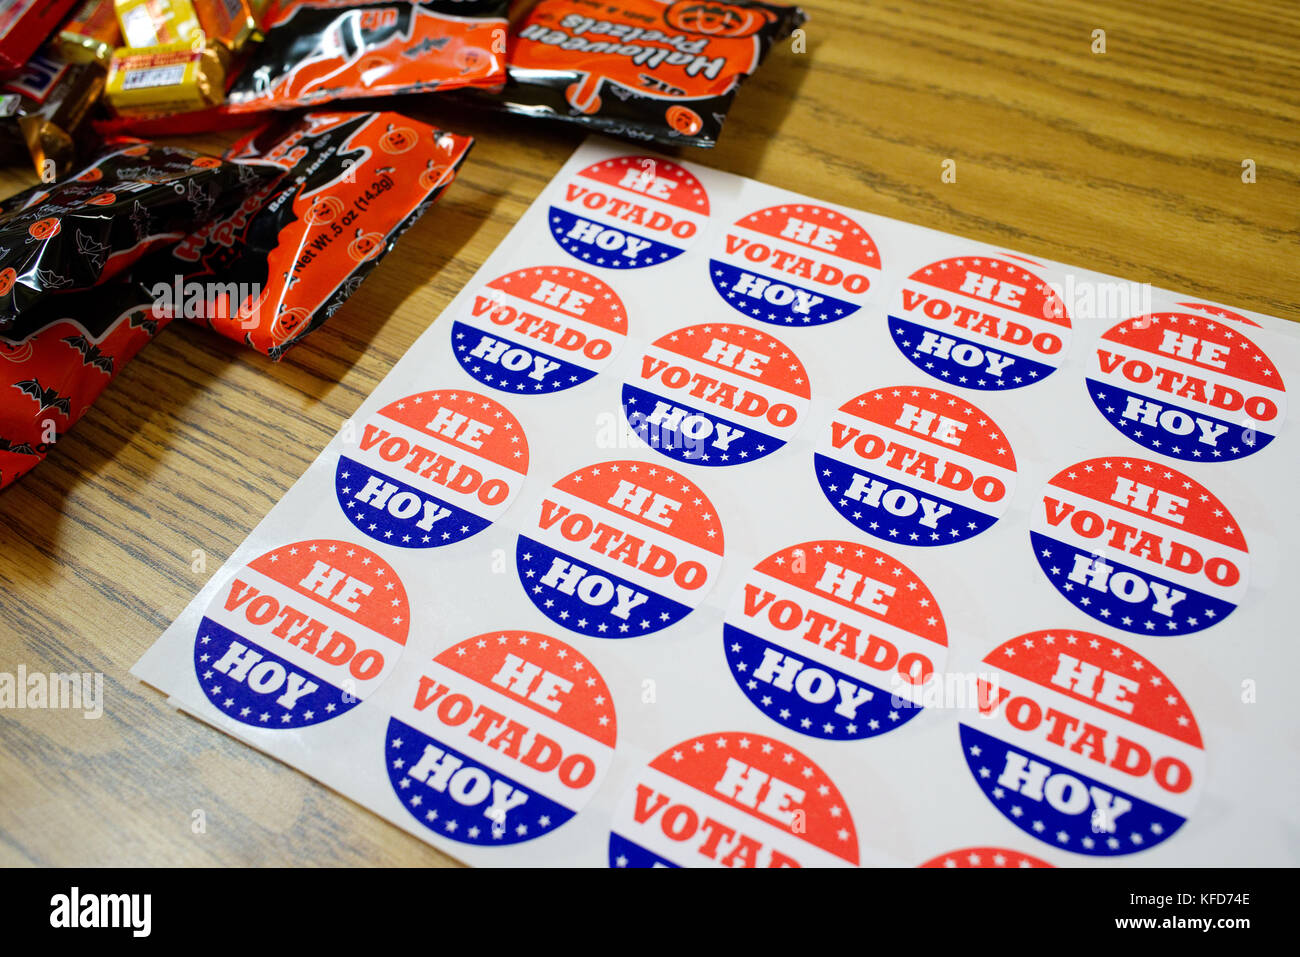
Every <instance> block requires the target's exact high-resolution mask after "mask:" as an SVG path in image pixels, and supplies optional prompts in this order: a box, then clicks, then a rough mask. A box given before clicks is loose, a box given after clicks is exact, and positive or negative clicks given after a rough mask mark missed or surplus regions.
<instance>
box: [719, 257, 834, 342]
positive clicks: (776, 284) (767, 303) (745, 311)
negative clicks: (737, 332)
mask: <svg viewBox="0 0 1300 957" xmlns="http://www.w3.org/2000/svg"><path fill="white" fill-rule="evenodd" d="M709 278H710V279H712V280H713V288H714V289H716V290H717V291H718V295H720V296H721V297H722V298H723V299H724V300H726V302H727V305H729V306H731V308H733V309H735V310H736V311H737V312H739V313H741V314H742V315H745V316H748V317H750V318H751V319H757V320H759V321H760V322H768V323H771V324H772V325H774V326H820V325H824V324H825V323H828V322H835V321H837V320H839V319H847V318H848V317H849V316H851V315H853V313H855V312H857V311H858V307H857V304H856V303H852V302H847V301H846V300H843V299H837V298H836V297H834V296H828V295H827V294H826V293H823V292H814V291H813V290H811V289H805V288H804V287H802V286H796V285H795V284H794V283H790V282H786V281H785V279H784V278H782V277H781V276H780V275H779V274H778V275H777V276H776V277H772V276H760V275H759V274H758V273H755V272H751V271H749V270H747V269H741V268H740V267H739V266H733V265H731V264H730V263H725V262H723V261H722V260H720V259H710V260H709Z"/></svg>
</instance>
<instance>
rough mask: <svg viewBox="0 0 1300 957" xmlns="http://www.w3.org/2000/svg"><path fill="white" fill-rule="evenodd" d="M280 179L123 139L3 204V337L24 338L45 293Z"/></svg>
mask: <svg viewBox="0 0 1300 957" xmlns="http://www.w3.org/2000/svg"><path fill="white" fill-rule="evenodd" d="M273 175H274V173H273V171H270V170H267V169H265V168H263V167H257V166H245V165H241V164H238V163H232V162H229V161H227V160H222V159H218V158H216V157H214V156H204V155H203V154H201V153H195V152H193V151H191V150H185V149H178V148H175V147H169V146H158V145H155V144H152V143H142V142H134V143H130V144H127V145H122V144H118V145H116V147H115V148H112V149H111V151H110V152H108V153H106V154H105V155H102V156H100V157H99V158H98V159H97V160H95V162H93V163H92V164H90V165H89V166H87V167H85V168H84V169H82V170H81V171H80V172H79V173H77V174H76V175H75V176H73V178H71V179H68V180H64V181H62V182H59V183H55V184H52V185H49V186H35V187H32V188H31V189H29V190H26V191H25V192H22V193H19V194H18V195H17V196H14V197H11V198H10V199H8V200H5V202H4V203H2V204H0V335H4V336H7V337H9V338H11V339H21V338H25V337H26V336H27V335H28V334H29V333H31V332H34V331H36V330H37V329H38V328H39V324H40V322H42V321H43V320H42V319H41V318H40V317H39V316H38V314H36V313H35V312H34V311H33V310H34V307H35V306H37V305H39V304H40V303H41V302H42V301H43V300H44V299H45V298H47V297H50V296H57V295H62V294H65V293H66V292H69V291H71V290H74V289H84V288H86V287H89V286H95V285H98V284H99V283H102V282H105V281H107V280H109V279H111V278H113V277H114V276H116V275H118V274H120V273H122V272H123V271H125V270H126V269H127V268H129V267H130V266H131V265H133V264H134V263H135V262H136V261H138V260H139V259H140V258H141V257H142V256H144V255H145V254H146V253H148V252H150V251H151V250H153V249H156V248H158V247H159V246H162V245H164V244H168V243H174V242H176V241H177V240H179V239H182V238H184V237H185V236H186V235H187V234H188V233H189V232H190V231H192V230H193V229H194V227H195V225H196V224H201V223H206V222H208V221H210V220H212V219H215V218H217V217H219V216H222V215H224V214H225V213H227V212H228V211H230V210H231V209H233V208H235V206H236V205H237V204H238V203H239V202H240V200H241V199H243V197H244V196H245V195H247V193H248V191H249V190H251V189H253V188H255V187H256V186H257V185H259V184H261V183H263V182H265V181H266V180H268V179H270V178H271V177H272V176H273Z"/></svg>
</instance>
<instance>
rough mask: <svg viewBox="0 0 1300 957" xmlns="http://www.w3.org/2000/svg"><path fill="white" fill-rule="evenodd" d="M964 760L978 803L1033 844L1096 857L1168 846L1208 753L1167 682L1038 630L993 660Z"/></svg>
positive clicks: (1112, 650) (1114, 653) (1140, 665)
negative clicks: (979, 797) (982, 796)
mask: <svg viewBox="0 0 1300 957" xmlns="http://www.w3.org/2000/svg"><path fill="white" fill-rule="evenodd" d="M984 663H985V664H986V665H990V666H992V667H993V668H995V669H996V671H995V672H993V673H992V675H991V676H990V677H988V678H982V679H981V680H980V696H979V697H980V700H979V716H978V717H976V718H973V719H971V720H970V721H967V722H963V723H962V724H961V726H960V736H961V746H962V753H963V754H964V755H965V757H966V763H967V765H968V766H969V767H970V770H971V773H972V774H973V775H974V776H975V781H976V783H977V784H979V787H980V790H982V791H983V792H984V794H985V796H986V797H987V798H988V799H989V801H990V802H992V804H993V806H994V807H996V808H997V809H998V811H999V812H1001V813H1002V814H1003V815H1004V816H1005V817H1006V818H1007V820H1009V821H1010V822H1011V823H1012V824H1014V825H1015V826H1016V827H1018V828H1020V829H1021V830H1022V831H1024V832H1025V833H1026V834H1028V835H1029V836H1030V837H1033V838H1035V839H1037V840H1039V841H1042V842H1043V843H1045V844H1050V845H1051V846H1052V847H1055V848H1058V849H1060V850H1063V851H1072V852H1074V853H1076V854H1088V855H1092V856H1097V857H1114V856H1118V855H1121V854H1133V853H1136V852H1138V851H1144V850H1146V849H1148V848H1151V847H1155V846H1156V845H1157V844H1160V843H1161V842H1162V841H1166V840H1168V839H1169V838H1170V837H1172V836H1173V834H1174V832H1176V831H1177V830H1178V829H1179V828H1180V827H1182V826H1183V822H1184V821H1186V820H1187V817H1188V815H1189V814H1190V813H1191V811H1192V808H1193V806H1194V804H1195V802H1196V797H1197V794H1198V793H1199V791H1200V782H1201V778H1202V776H1203V774H1204V770H1205V752H1204V750H1203V747H1202V744H1201V732H1200V730H1199V729H1198V728H1197V725H1196V719H1195V717H1194V716H1193V715H1192V712H1191V709H1190V708H1189V707H1188V704H1187V702H1186V701H1184V700H1183V697H1182V695H1181V694H1180V693H1179V691H1178V689H1177V688H1176V687H1175V686H1174V684H1173V682H1172V681H1170V680H1169V678H1168V677H1167V676H1166V675H1165V674H1164V673H1163V672H1161V671H1160V669H1159V668H1157V667H1155V666H1154V665H1153V664H1151V662H1150V661H1148V660H1147V659H1145V658H1143V657H1142V656H1141V655H1139V654H1135V653H1134V652H1133V651H1131V650H1130V649H1128V648H1126V647H1125V646H1124V645H1121V644H1120V643H1119V642H1117V641H1112V640H1111V639H1109V638H1105V637H1103V636H1101V635H1094V634H1090V633H1088V632H1086V631H1075V632H1071V631H1035V632H1030V633H1029V634H1026V635H1021V636H1020V637H1018V638H1013V639H1012V640H1011V641H1008V642H1006V643H1005V644H1003V645H1001V646H999V647H998V648H996V649H994V650H993V651H992V652H991V653H990V654H989V655H988V656H987V657H986V658H985V659H984Z"/></svg>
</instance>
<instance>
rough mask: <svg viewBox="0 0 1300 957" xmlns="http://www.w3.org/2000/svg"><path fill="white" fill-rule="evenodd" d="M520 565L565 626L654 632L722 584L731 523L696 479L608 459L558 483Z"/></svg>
mask: <svg viewBox="0 0 1300 957" xmlns="http://www.w3.org/2000/svg"><path fill="white" fill-rule="evenodd" d="M534 523H535V524H534V526H533V527H532V528H531V529H530V531H528V532H526V533H523V534H521V535H520V536H519V541H518V544H517V546H516V553H515V564H516V567H517V568H518V570H519V579H520V581H521V582H522V583H523V586H524V591H525V592H527V594H528V597H529V598H531V599H532V601H533V604H535V605H536V606H537V607H538V609H539V610H540V611H541V612H542V614H544V615H545V616H546V617H547V618H549V619H551V621H553V622H555V623H556V624H557V625H561V626H563V627H565V628H568V629H570V630H571V631H575V632H577V633H578V634H582V635H593V636H595V637H598V638H630V637H632V636H634V635H647V634H651V633H652V632H656V631H658V630H659V629H661V628H667V627H668V626H669V625H671V624H673V623H675V622H677V621H680V620H681V619H682V618H684V617H685V616H686V615H687V614H688V613H689V612H690V611H691V610H692V609H693V608H695V606H697V605H698V604H699V603H700V602H701V601H702V600H703V599H704V596H705V595H706V594H708V591H709V588H710V587H711V586H712V585H713V580H714V579H715V578H716V577H717V574H718V567H719V566H720V565H721V564H722V526H721V525H719V524H718V516H717V512H716V510H715V509H714V507H713V503H712V502H710V501H709V499H708V496H706V495H705V494H704V493H703V492H702V491H700V489H698V488H697V487H695V485H694V483H692V482H691V481H689V480H688V479H686V478H685V477H683V476H681V475H678V474H677V473H676V472H674V471H673V470H672V469H669V468H664V467H663V466H661V465H660V466H656V465H649V464H647V463H645V462H631V461H625V462H602V463H600V464H599V465H593V466H591V467H589V468H585V469H579V470H578V471H576V472H574V473H572V474H571V475H566V476H565V477H564V478H562V479H560V480H559V481H558V482H556V483H555V485H554V487H553V488H551V489H550V491H549V492H547V494H546V496H545V497H544V498H543V499H542V504H541V509H540V511H539V512H538V514H537V516H536V517H535V519H534Z"/></svg>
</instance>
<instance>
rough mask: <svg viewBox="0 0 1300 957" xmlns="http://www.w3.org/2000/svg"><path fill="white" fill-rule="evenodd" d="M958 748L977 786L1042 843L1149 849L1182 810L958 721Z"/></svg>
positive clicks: (1098, 851)
mask: <svg viewBox="0 0 1300 957" xmlns="http://www.w3.org/2000/svg"><path fill="white" fill-rule="evenodd" d="M961 746H962V753H963V754H964V755H965V756H966V763H967V765H969V766H970V770H971V773H972V774H974V775H975V781H976V783H978V784H979V786H980V790H982V791H983V792H984V795H985V797H987V798H988V799H989V800H990V801H991V802H992V803H993V805H994V807H996V808H997V809H998V810H999V811H1001V812H1002V814H1003V815H1004V816H1005V817H1006V818H1007V820H1009V821H1010V822H1011V823H1012V824H1014V825H1015V826H1016V827H1018V828H1020V829H1021V830H1022V831H1024V832H1025V833H1026V834H1028V835H1029V836H1030V837H1035V838H1037V839H1038V840H1040V841H1042V842H1043V843H1044V844H1050V845H1051V846H1052V847H1057V848H1060V849H1061V850H1065V851H1073V852H1074V853H1076V854H1090V855H1093V856H1095V857H1114V856H1117V855H1120V854H1133V853H1135V852H1137V851H1143V850H1146V849H1147V848H1149V847H1152V846H1154V845H1156V844H1159V843H1160V842H1161V841H1163V840H1166V839H1167V838H1168V837H1169V836H1170V835H1171V834H1173V833H1174V832H1175V831H1177V830H1178V829H1179V828H1180V827H1182V825H1183V821H1184V820H1186V819H1185V818H1182V817H1179V816H1178V815H1177V814H1174V813H1172V812H1170V811H1166V810H1164V809H1163V808H1160V807H1157V806H1156V805H1154V804H1150V803H1148V802H1146V801H1143V800H1141V799H1139V798H1136V797H1134V796H1132V795H1131V794H1126V793H1125V792H1123V791H1119V790H1117V789H1115V788H1114V787H1112V786H1110V785H1107V784H1102V783H1101V782H1100V781H1098V780H1096V779H1094V778H1090V777H1087V776H1086V775H1082V774H1079V773H1078V772H1076V771H1070V770H1067V769H1065V768H1063V767H1061V766H1060V765H1058V764H1055V763H1053V762H1051V761H1048V760H1046V759H1044V758H1041V757H1039V756H1038V755H1036V754H1027V753H1024V752H1021V751H1019V750H1016V749H1015V748H1012V747H1011V746H1009V745H1007V744H1006V743H1005V742H1003V741H1001V740H999V739H998V738H995V737H993V736H991V735H988V734H985V733H984V732H982V731H977V730H976V729H974V728H972V727H971V726H970V725H967V724H963V725H961Z"/></svg>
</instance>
